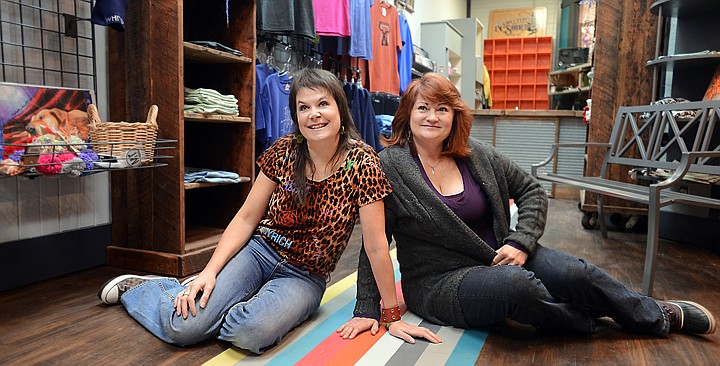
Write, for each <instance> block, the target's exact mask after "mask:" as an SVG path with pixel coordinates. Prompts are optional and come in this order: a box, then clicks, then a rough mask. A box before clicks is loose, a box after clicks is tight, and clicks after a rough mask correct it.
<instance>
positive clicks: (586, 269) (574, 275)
mask: <svg viewBox="0 0 720 366" xmlns="http://www.w3.org/2000/svg"><path fill="white" fill-rule="evenodd" d="M596 268H597V267H595V266H593V265H592V264H589V263H587V262H585V261H584V260H582V259H579V260H578V263H577V264H575V265H572V266H570V267H569V268H567V270H566V271H565V283H566V284H567V285H568V286H573V287H580V288H585V287H586V286H589V285H592V282H593V280H592V273H593V271H594V270H595V269H596Z"/></svg>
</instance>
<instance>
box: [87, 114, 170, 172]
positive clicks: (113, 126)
mask: <svg viewBox="0 0 720 366" xmlns="http://www.w3.org/2000/svg"><path fill="white" fill-rule="evenodd" d="M157 114H158V107H157V106H156V105H152V106H151V107H150V110H149V111H148V116H147V121H145V122H102V121H100V115H99V114H98V111H97V108H96V107H95V105H94V104H90V105H89V106H88V119H89V120H90V131H89V132H88V136H89V137H90V142H91V143H93V150H94V151H95V152H96V153H98V154H105V155H114V156H122V155H123V154H125V152H126V151H128V150H129V149H138V148H142V149H143V154H144V156H143V159H142V163H143V164H149V163H152V161H153V156H154V155H155V140H156V138H157V130H158V125H157V122H156V121H155V120H156V118H157Z"/></svg>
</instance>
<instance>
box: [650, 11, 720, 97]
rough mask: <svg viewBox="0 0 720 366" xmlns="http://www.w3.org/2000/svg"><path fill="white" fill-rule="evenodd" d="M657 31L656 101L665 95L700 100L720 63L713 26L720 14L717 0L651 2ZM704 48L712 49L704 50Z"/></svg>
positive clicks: (654, 61) (719, 46)
mask: <svg viewBox="0 0 720 366" xmlns="http://www.w3.org/2000/svg"><path fill="white" fill-rule="evenodd" d="M650 11H651V12H652V13H653V14H656V15H657V16H658V17H657V21H658V29H664V30H665V31H664V32H658V36H657V39H656V49H655V58H654V59H652V60H649V61H647V63H646V64H645V65H646V67H648V68H652V71H653V100H657V99H662V98H665V97H676V98H685V99H688V100H691V101H697V100H701V99H702V97H703V94H704V93H705V90H706V89H707V86H708V85H709V83H710V79H711V78H712V75H713V74H714V73H715V69H716V68H717V67H718V65H720V54H718V53H712V52H720V37H715V36H714V35H713V32H714V27H713V25H714V24H716V23H717V19H718V18H717V17H718V16H720V3H718V1H715V0H658V1H655V2H654V3H652V4H651V5H650ZM703 51H711V53H704V52H703Z"/></svg>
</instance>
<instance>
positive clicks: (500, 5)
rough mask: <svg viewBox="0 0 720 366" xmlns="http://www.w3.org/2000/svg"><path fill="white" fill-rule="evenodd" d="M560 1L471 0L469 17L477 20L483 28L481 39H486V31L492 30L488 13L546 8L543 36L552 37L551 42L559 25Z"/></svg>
mask: <svg viewBox="0 0 720 366" xmlns="http://www.w3.org/2000/svg"><path fill="white" fill-rule="evenodd" d="M561 4H562V0H472V2H471V4H470V16H471V17H474V18H477V19H478V20H479V21H480V23H482V24H483V25H484V26H485V31H484V34H483V38H484V39H487V38H488V30H489V29H492V27H493V25H492V24H490V12H491V11H493V10H499V9H515V8H534V7H545V8H547V24H546V25H545V35H546V36H552V37H553V42H554V41H555V38H556V36H557V34H558V27H559V23H560V5H561Z"/></svg>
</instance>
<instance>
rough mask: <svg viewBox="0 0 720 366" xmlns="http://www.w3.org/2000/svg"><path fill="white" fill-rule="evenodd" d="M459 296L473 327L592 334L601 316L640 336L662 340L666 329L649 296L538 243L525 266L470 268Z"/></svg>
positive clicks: (666, 323) (664, 317) (665, 321)
mask: <svg viewBox="0 0 720 366" xmlns="http://www.w3.org/2000/svg"><path fill="white" fill-rule="evenodd" d="M459 297H460V304H461V306H462V309H463V315H464V317H465V321H466V322H467V323H468V325H470V326H471V327H473V328H476V327H483V326H487V325H490V324H493V323H497V322H501V321H504V320H505V319H512V320H514V321H517V322H519V323H523V324H531V325H534V326H536V327H538V328H551V329H562V330H574V331H577V332H580V333H586V334H590V333H592V332H594V331H595V319H597V318H601V317H605V316H607V317H610V318H612V319H613V320H614V321H615V322H617V323H618V324H620V325H621V326H622V327H624V328H627V329H630V330H632V331H635V332H639V333H645V334H652V335H657V336H664V335H666V334H667V333H668V330H669V327H670V323H669V320H668V315H667V314H666V313H665V312H664V311H663V310H661V308H660V306H659V305H658V304H657V303H656V302H655V300H653V299H652V298H651V297H648V296H644V295H642V294H640V293H638V292H635V291H630V290H628V289H627V288H626V287H625V286H623V285H622V284H621V283H620V282H618V281H617V280H615V279H614V278H612V277H611V276H610V275H609V274H607V273H606V272H605V271H603V270H602V269H600V268H598V267H596V266H595V265H593V264H590V263H587V262H585V261H584V260H583V259H579V258H575V257H573V256H570V255H568V254H565V253H561V252H558V251H555V250H552V249H549V248H545V247H542V246H540V245H538V247H537V251H536V252H535V254H534V255H533V256H531V257H530V258H529V259H528V261H527V262H526V263H525V266H524V267H518V266H493V267H479V268H477V269H474V270H473V271H472V272H470V273H469V274H468V275H467V276H466V277H465V278H464V279H463V281H462V282H461V284H460V289H459Z"/></svg>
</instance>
